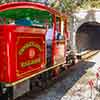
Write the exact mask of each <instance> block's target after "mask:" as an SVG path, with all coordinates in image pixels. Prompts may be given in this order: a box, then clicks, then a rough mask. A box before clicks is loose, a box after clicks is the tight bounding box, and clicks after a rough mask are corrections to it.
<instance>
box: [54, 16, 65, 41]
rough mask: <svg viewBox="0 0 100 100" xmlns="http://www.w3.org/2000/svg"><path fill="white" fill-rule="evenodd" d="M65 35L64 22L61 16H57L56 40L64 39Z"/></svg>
mask: <svg viewBox="0 0 100 100" xmlns="http://www.w3.org/2000/svg"><path fill="white" fill-rule="evenodd" d="M63 35H64V23H63V21H62V20H61V19H60V18H59V17H57V18H56V34H55V38H56V40H63V39H64V36H63Z"/></svg>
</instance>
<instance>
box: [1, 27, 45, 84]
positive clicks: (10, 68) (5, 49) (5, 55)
mask: <svg viewBox="0 0 100 100" xmlns="http://www.w3.org/2000/svg"><path fill="white" fill-rule="evenodd" d="M1 28H2V29H3V31H1V32H0V59H1V62H0V69H1V70H0V81H2V82H14V81H16V80H19V79H21V78H25V77H27V76H29V75H32V74H34V73H36V72H39V71H40V70H43V69H44V66H45V33H43V32H44V31H40V30H39V31H37V30H36V31H34V32H36V33H33V32H32V31H30V32H29V31H28V32H27V31H26V30H25V31H23V29H24V28H22V27H21V26H15V25H10V26H9V25H2V26H0V30H1ZM19 28H20V29H21V31H22V32H19V31H18V32H17V29H19ZM25 29H26V28H25ZM27 30H28V28H27ZM29 30H30V28H29ZM41 30H42V29H41ZM39 32H40V33H39Z"/></svg>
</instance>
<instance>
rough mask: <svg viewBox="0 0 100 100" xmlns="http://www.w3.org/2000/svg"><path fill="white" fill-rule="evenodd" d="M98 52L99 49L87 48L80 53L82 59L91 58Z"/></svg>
mask: <svg viewBox="0 0 100 100" xmlns="http://www.w3.org/2000/svg"><path fill="white" fill-rule="evenodd" d="M99 52H100V51H99V50H95V51H92V50H87V51H85V52H82V53H81V58H82V60H87V59H91V58H92V57H94V56H95V55H96V54H98V53H99Z"/></svg>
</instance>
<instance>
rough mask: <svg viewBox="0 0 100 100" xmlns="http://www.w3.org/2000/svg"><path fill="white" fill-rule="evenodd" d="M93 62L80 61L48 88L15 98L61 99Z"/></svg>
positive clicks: (35, 99) (27, 99)
mask: <svg viewBox="0 0 100 100" xmlns="http://www.w3.org/2000/svg"><path fill="white" fill-rule="evenodd" d="M94 64H95V63H94V62H89V61H81V62H79V63H77V64H76V65H74V66H73V68H71V69H70V70H68V71H66V72H64V73H62V74H61V76H60V78H59V79H57V80H55V81H53V84H51V85H50V86H49V88H46V89H44V90H40V89H37V90H33V91H31V92H30V93H28V94H26V95H24V96H22V97H21V98H18V99H17V100H61V98H62V97H63V96H64V95H65V93H67V91H68V90H69V89H70V88H71V87H73V86H74V85H75V83H76V82H77V81H78V80H79V79H80V78H81V77H82V76H83V75H84V74H85V73H86V70H87V69H89V68H91V67H93V65H94Z"/></svg>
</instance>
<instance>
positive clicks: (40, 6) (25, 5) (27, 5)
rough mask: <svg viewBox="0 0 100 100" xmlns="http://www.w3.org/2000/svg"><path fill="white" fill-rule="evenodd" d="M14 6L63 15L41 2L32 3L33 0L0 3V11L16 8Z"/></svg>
mask: <svg viewBox="0 0 100 100" xmlns="http://www.w3.org/2000/svg"><path fill="white" fill-rule="evenodd" d="M16 8H32V9H37V10H38V9H39V10H41V11H47V12H49V13H51V14H56V15H57V16H65V15H64V14H61V13H60V12H58V11H56V10H55V9H53V8H51V7H48V6H46V5H44V4H41V3H34V2H12V3H6V4H2V5H0V12H3V11H6V10H10V9H16Z"/></svg>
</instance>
